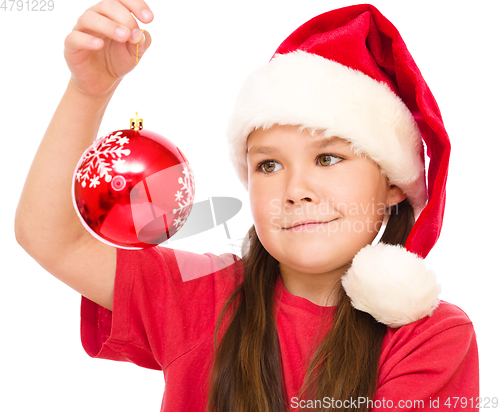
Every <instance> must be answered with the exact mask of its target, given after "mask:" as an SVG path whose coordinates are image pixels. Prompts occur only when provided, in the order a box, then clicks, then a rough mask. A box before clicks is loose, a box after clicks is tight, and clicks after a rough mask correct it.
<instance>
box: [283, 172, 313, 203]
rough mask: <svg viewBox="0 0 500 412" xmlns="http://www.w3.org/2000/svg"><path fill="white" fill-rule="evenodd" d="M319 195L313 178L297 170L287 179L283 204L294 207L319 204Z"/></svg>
mask: <svg viewBox="0 0 500 412" xmlns="http://www.w3.org/2000/svg"><path fill="white" fill-rule="evenodd" d="M318 201H319V195H318V193H317V191H316V189H315V184H314V181H313V179H312V178H311V176H308V174H307V173H304V172H303V171H301V170H295V171H293V173H291V174H290V176H289V177H288V179H287V182H286V189H285V193H284V195H283V204H284V205H285V206H286V205H294V204H296V203H301V202H305V203H317V202H318Z"/></svg>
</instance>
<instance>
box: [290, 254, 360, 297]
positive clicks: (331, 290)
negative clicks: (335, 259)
mask: <svg viewBox="0 0 500 412" xmlns="http://www.w3.org/2000/svg"><path fill="white" fill-rule="evenodd" d="M350 265H351V263H350V262H349V263H348V264H346V265H344V266H342V267H340V268H338V269H335V270H333V271H331V272H326V273H303V272H299V271H296V270H294V269H292V268H290V267H287V266H285V265H283V264H281V263H280V274H281V279H282V281H283V286H285V288H286V290H288V292H290V293H291V294H292V295H295V296H300V297H302V298H305V299H307V300H309V301H311V302H312V303H314V304H316V305H318V306H336V305H337V304H338V296H339V290H340V288H341V287H342V283H341V280H340V278H341V277H342V276H343V275H344V274H345V272H346V271H347V270H348V269H349V267H350Z"/></svg>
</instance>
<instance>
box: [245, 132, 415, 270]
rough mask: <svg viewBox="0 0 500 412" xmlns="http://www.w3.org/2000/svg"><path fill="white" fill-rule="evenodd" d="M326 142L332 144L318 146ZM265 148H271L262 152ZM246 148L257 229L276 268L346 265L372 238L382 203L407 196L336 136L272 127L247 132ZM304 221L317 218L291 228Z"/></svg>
mask: <svg viewBox="0 0 500 412" xmlns="http://www.w3.org/2000/svg"><path fill="white" fill-rule="evenodd" d="M328 141H331V142H332V143H333V144H332V145H331V146H325V147H319V146H318V145H319V144H322V143H323V144H325V143H328ZM264 146H266V147H270V148H272V149H273V150H272V151H271V152H268V153H259V151H258V149H259V148H262V147H264ZM247 147H248V155H247V156H248V157H247V160H248V189H249V196H250V205H251V210H252V214H253V218H254V223H255V229H256V231H257V234H258V236H259V239H260V241H261V242H262V244H263V246H264V247H265V248H266V250H267V251H268V252H269V253H270V254H271V255H272V256H273V257H274V258H275V259H276V260H278V261H279V262H280V266H286V267H288V268H290V269H292V270H295V271H299V272H302V273H318V274H319V273H326V272H331V271H332V270H335V269H338V268H341V267H342V266H345V265H346V264H348V263H349V262H350V261H351V260H352V259H353V257H354V255H355V254H356V253H357V252H358V251H359V250H360V249H361V248H363V247H364V246H366V245H368V244H370V243H371V242H372V241H373V240H374V239H375V237H376V235H377V233H378V231H379V230H380V228H381V226H382V221H383V218H384V212H385V209H386V208H387V207H389V206H391V205H394V204H397V203H399V202H400V201H402V200H403V199H404V198H405V195H404V193H403V192H402V191H401V190H400V189H399V188H398V187H396V186H390V185H389V183H388V180H387V178H386V177H385V176H384V175H383V174H382V173H381V171H380V168H379V166H378V165H377V164H376V163H375V162H374V161H373V160H371V159H369V158H367V157H363V156H359V155H356V154H355V153H354V152H353V150H352V149H351V146H350V145H349V143H347V142H345V141H343V140H341V139H338V138H333V139H325V138H324V137H323V136H322V134H321V133H317V134H316V135H314V136H313V135H312V134H311V133H310V132H309V131H308V130H303V131H302V132H299V128H298V127H296V126H274V127H272V128H270V129H268V130H262V129H258V130H256V131H254V132H253V133H251V134H250V136H249V138H248V141H247ZM263 161H265V162H264V163H263V164H262V162H263ZM259 164H261V166H260V168H259V166H258V165H259ZM305 221H313V222H316V223H313V224H309V225H299V226H297V227H295V228H294V229H291V227H292V226H294V225H297V224H299V223H303V222H305Z"/></svg>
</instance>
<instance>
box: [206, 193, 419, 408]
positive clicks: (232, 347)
mask: <svg viewBox="0 0 500 412" xmlns="http://www.w3.org/2000/svg"><path fill="white" fill-rule="evenodd" d="M414 223H415V219H414V215H413V209H412V207H411V205H410V203H409V202H408V201H407V200H406V199H405V200H403V201H402V202H401V203H399V204H398V205H396V206H393V207H392V208H391V215H390V218H389V220H388V222H387V225H386V228H385V231H384V234H383V235H382V237H381V239H380V242H383V243H386V244H392V245H398V244H399V245H404V244H405V242H406V239H407V237H408V235H409V233H410V231H411V228H412V227H413V224H414ZM248 238H249V245H250V246H249V251H248V253H247V254H246V255H245V256H244V258H243V263H244V268H245V274H244V277H243V281H242V283H240V284H239V285H238V287H236V288H235V290H234V291H233V293H232V294H231V296H230V297H229V299H228V301H227V303H226V305H225V307H224V309H223V310H222V313H221V316H220V317H219V320H218V322H217V325H216V333H215V340H214V344H215V358H214V362H213V365H212V369H211V372H210V379H209V384H210V393H209V399H208V404H207V412H286V411H288V410H289V409H288V407H287V404H288V402H287V399H288V395H287V393H286V388H285V385H284V382H283V369H282V361H281V352H280V346H279V340H278V333H277V329H276V323H275V313H274V293H275V285H276V281H277V280H278V276H279V264H278V261H276V259H274V258H273V257H272V256H271V255H270V254H269V253H268V252H267V251H266V250H265V248H264V247H263V246H262V244H261V242H260V240H259V238H258V236H257V234H256V232H255V227H254V226H252V227H251V228H250V230H249V233H248ZM230 308H231V309H232V318H231V320H230V323H229V325H228V327H227V329H226V331H225V333H224V335H223V337H222V339H221V340H220V343H219V345H218V346H217V335H218V333H217V332H218V330H219V327H220V325H221V321H222V318H223V317H224V314H225V313H226V311H229V309H230ZM328 321H329V323H330V325H331V326H330V329H329V331H328V333H327V334H326V336H325V338H324V339H323V341H322V342H321V344H320V345H319V346H318V348H317V349H316V351H315V353H314V355H313V356H312V359H311V361H310V363H309V366H308V369H307V371H306V376H305V379H304V384H303V386H302V389H301V393H300V396H299V399H305V400H307V399H319V400H321V399H324V398H325V397H328V398H330V399H332V398H333V399H336V400H349V399H357V398H358V397H363V398H368V399H369V398H371V397H372V396H373V395H374V393H375V390H376V387H377V378H378V366H379V358H380V351H381V345H382V340H383V338H384V335H385V333H386V326H385V325H383V324H381V323H378V322H377V321H375V319H373V318H372V317H371V316H370V315H368V314H367V313H364V312H361V311H358V310H356V309H354V308H353V307H352V305H351V302H350V299H349V298H348V296H347V295H346V294H345V292H344V290H343V288H340V295H339V300H338V304H337V308H336V311H335V314H334V315H333V316H332V317H331V318H330V319H329V320H328ZM304 396H306V397H304ZM344 406H346V407H344ZM349 406H350V403H349V402H343V406H342V407H340V408H339V407H335V410H336V411H344V412H347V411H354V410H357V411H360V412H364V411H366V406H365V407H361V408H358V409H355V408H350V407H349ZM316 410H317V411H318V412H325V411H327V410H329V409H325V408H323V406H320V408H318V409H316Z"/></svg>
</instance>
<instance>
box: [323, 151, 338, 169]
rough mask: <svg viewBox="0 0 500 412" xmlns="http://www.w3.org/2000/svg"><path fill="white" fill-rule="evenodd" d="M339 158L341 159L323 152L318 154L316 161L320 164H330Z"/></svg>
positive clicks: (336, 161)
mask: <svg viewBox="0 0 500 412" xmlns="http://www.w3.org/2000/svg"><path fill="white" fill-rule="evenodd" d="M341 160H342V158H341V157H338V156H335V155H332V154H326V153H323V154H320V155H319V156H318V161H319V163H320V165H321V166H331V165H333V164H335V163H338V162H340V161H341Z"/></svg>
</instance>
